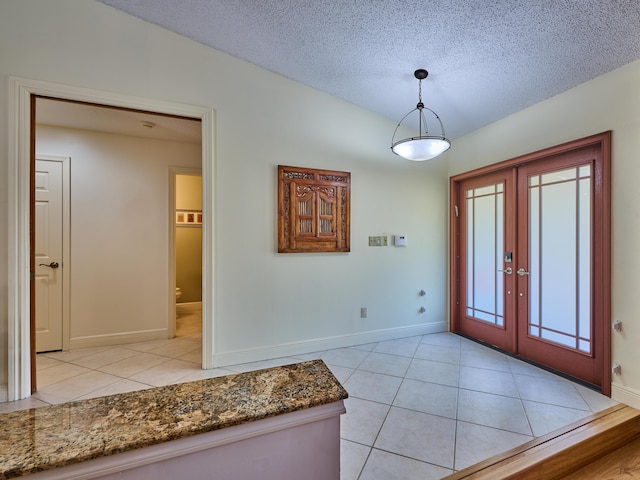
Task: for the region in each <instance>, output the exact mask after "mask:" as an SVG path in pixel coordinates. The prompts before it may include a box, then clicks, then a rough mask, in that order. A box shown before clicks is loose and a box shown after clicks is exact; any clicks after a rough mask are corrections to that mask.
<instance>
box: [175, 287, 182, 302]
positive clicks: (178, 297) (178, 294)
mask: <svg viewBox="0 0 640 480" xmlns="http://www.w3.org/2000/svg"><path fill="white" fill-rule="evenodd" d="M181 296H182V290H180V288H179V287H176V302H177V301H178V300H180V297H181Z"/></svg>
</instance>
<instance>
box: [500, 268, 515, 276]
mask: <svg viewBox="0 0 640 480" xmlns="http://www.w3.org/2000/svg"><path fill="white" fill-rule="evenodd" d="M498 271H499V272H504V273H506V274H507V275H511V274H512V273H513V268H511V267H507V268H505V269H504V270H498Z"/></svg>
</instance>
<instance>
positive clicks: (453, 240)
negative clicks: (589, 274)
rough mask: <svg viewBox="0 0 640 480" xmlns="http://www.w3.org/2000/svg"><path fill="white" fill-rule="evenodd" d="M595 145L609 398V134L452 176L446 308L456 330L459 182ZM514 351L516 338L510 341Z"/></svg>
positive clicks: (598, 273) (597, 298)
mask: <svg viewBox="0 0 640 480" xmlns="http://www.w3.org/2000/svg"><path fill="white" fill-rule="evenodd" d="M594 145H595V146H597V147H598V148H600V151H601V153H602V169H601V170H600V171H598V170H597V171H596V172H594V182H595V188H596V189H599V195H600V201H599V202H596V205H595V211H594V216H595V218H594V221H595V225H596V228H595V235H596V238H595V239H594V245H595V248H596V251H595V257H594V258H595V262H594V263H595V265H594V274H595V284H596V286H595V288H594V300H593V302H594V307H593V308H594V315H595V316H599V318H600V320H599V321H598V322H596V323H597V325H599V328H598V331H596V332H595V337H594V338H599V339H600V341H601V343H602V348H601V352H602V363H601V368H602V372H601V378H602V393H603V394H605V395H611V369H610V364H611V329H610V328H609V326H610V325H611V131H607V132H603V133H599V134H596V135H592V136H589V137H585V138H581V139H578V140H574V141H571V142H567V143H563V144H561V145H556V146H553V147H549V148H546V149H543V150H539V151H536V152H533V153H529V154H526V155H522V156H519V157H515V158H512V159H510V160H506V161H504V162H499V163H496V164H493V165H488V166H486V167H482V168H479V169H476V170H472V171H470V172H465V173H462V174H459V175H455V176H453V177H451V178H450V181H449V189H450V212H449V215H450V224H449V252H450V253H449V268H450V275H449V282H450V283H449V289H450V297H449V301H450V304H449V309H450V330H451V331H452V332H458V331H459V328H460V326H459V318H460V314H461V308H463V307H462V305H461V300H460V290H461V287H460V275H459V271H460V264H461V261H460V258H459V257H458V255H457V252H458V251H459V248H460V242H461V238H460V227H459V225H458V222H457V221H456V218H457V213H458V212H457V206H456V199H457V198H459V193H460V183H461V182H462V181H464V180H467V179H470V178H474V177H477V176H481V175H486V174H489V173H493V172H498V171H500V170H504V169H507V168H513V167H517V166H519V165H523V164H527V163H531V162H534V161H538V160H542V159H545V158H549V157H552V156H554V155H558V154H562V153H565V152H569V151H572V150H577V149H580V148H585V147H588V146H594ZM513 341H514V342H516V344H515V345H514V349H516V350H515V351H517V338H514V339H513Z"/></svg>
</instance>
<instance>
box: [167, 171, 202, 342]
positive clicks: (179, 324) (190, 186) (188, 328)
mask: <svg viewBox="0 0 640 480" xmlns="http://www.w3.org/2000/svg"><path fill="white" fill-rule="evenodd" d="M172 177H173V178H172V183H173V185H174V192H175V193H174V208H173V212H175V213H174V215H173V219H172V223H174V224H175V227H174V235H175V241H174V246H175V289H176V305H175V336H176V337H191V336H196V335H200V334H201V332H202V175H201V174H200V171H188V170H185V169H179V170H177V169H174V172H173V175H172Z"/></svg>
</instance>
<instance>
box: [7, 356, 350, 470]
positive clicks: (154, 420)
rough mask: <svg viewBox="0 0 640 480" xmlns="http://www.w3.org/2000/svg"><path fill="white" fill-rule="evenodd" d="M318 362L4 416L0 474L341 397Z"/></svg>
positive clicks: (107, 452) (135, 446) (343, 394)
mask: <svg viewBox="0 0 640 480" xmlns="http://www.w3.org/2000/svg"><path fill="white" fill-rule="evenodd" d="M347 396H348V395H347V392H346V391H345V390H344V388H342V386H341V385H340V383H339V382H338V381H337V380H336V379H335V377H334V376H333V375H332V374H331V372H330V370H329V369H328V368H327V367H326V365H325V364H324V363H323V362H322V361H321V360H315V361H310V362H303V363H298V364H293V365H287V366H283V367H275V368H269V369H265V370H257V371H253V372H247V373H240V374H235V375H229V376H225V377H217V378H211V379H207V380H200V381H195V382H189V383H181V384H176V385H169V386H166V387H159V388H152V389H149V390H143V391H138V392H130V393H124V394H120V395H111V396H107V397H100V398H95V399H90V400H83V401H77V402H69V403H65V404H61V405H53V406H48V407H41V408H35V409H29V410H23V411H18V412H12V413H5V414H1V415H0V479H8V478H16V477H20V476H23V475H28V474H31V473H35V472H40V471H45V470H49V469H55V468H57V467H61V466H65V465H71V464H76V463H79V462H84V461H87V460H91V459H96V458H99V457H105V456H109V455H113V454H116V453H122V452H127V451H131V450H134V449H139V448H142V447H148V446H151V445H157V444H160V443H163V442H168V441H171V440H176V439H181V438H185V437H189V436H193V435H196V434H200V433H204V432H211V431H214V430H219V429H225V428H228V427H232V426H236V425H241V424H246V423H248V422H254V421H257V420H261V419H266V418H269V417H274V416H278V415H282V414H286V413H290V412H296V411H300V410H304V409H309V408H312V407H316V406H320V405H325V404H328V403H331V402H337V401H340V400H343V399H345V398H347Z"/></svg>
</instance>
